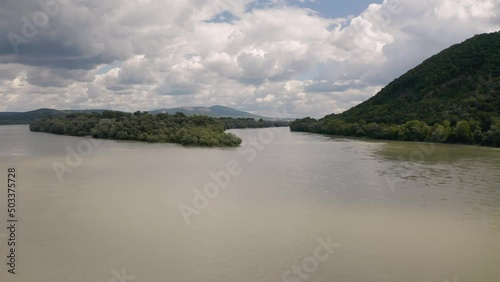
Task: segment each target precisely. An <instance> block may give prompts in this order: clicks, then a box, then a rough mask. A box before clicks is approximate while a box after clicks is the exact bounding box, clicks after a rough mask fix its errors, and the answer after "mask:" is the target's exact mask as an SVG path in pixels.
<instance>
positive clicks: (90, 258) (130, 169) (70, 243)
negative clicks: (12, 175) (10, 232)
mask: <svg viewBox="0 0 500 282" xmlns="http://www.w3.org/2000/svg"><path fill="white" fill-rule="evenodd" d="M233 132H234V133H236V134H237V135H239V136H241V137H242V138H243V139H244V140H246V141H251V140H252V136H254V137H255V136H259V134H261V136H262V133H261V131H259V130H234V131H233ZM272 135H273V136H274V138H272V140H271V142H270V143H268V144H262V143H259V144H258V148H259V149H260V150H252V149H250V148H249V147H248V146H244V147H242V148H240V149H205V148H184V147H181V146H177V145H172V144H145V143H138V142H117V141H102V142H101V143H100V144H99V145H96V146H93V147H92V149H91V152H90V154H89V155H88V156H85V157H83V158H82V162H81V164H80V165H79V166H76V167H75V168H73V170H72V172H67V173H65V174H64V175H62V180H63V181H62V182H60V181H59V180H58V177H57V176H56V174H55V172H54V169H53V167H52V166H53V164H54V162H57V163H60V164H62V165H65V164H66V156H67V148H73V150H76V149H77V148H78V146H79V144H80V146H81V144H82V143H81V142H82V140H84V141H88V140H87V139H85V138H74V137H66V136H56V135H49V134H43V133H31V132H29V130H28V127H27V126H0V168H1V171H4V172H3V173H0V183H6V179H5V178H6V173H5V171H6V168H7V166H9V165H15V166H17V168H18V170H19V185H20V187H19V192H18V200H19V211H18V214H19V217H20V222H19V227H18V229H19V230H18V241H19V250H18V274H17V275H15V276H12V275H10V274H7V272H6V270H5V263H4V262H5V259H6V258H5V256H4V255H3V254H6V252H7V245H6V244H5V239H6V238H5V229H4V228H2V231H0V234H2V233H3V234H4V235H3V237H2V235H0V240H2V241H3V242H2V243H1V247H0V254H2V257H3V259H2V264H1V265H3V267H0V281H9V282H10V281H22V282H31V281H33V282H35V281H36V282H45V281H47V282H57V281H61V282H62V281H92V282H96V281H102V282H108V281H112V279H115V281H119V280H118V279H117V278H116V276H115V275H116V273H120V272H121V271H122V269H125V272H126V274H127V275H130V276H129V277H128V278H130V279H131V277H132V276H134V277H135V278H134V279H133V280H126V281H145V282H155V281H175V282H183V281H186V282H200V281H214V282H215V281H217V282H236V281H238V282H240V281H252V282H253V281H269V282H271V281H295V282H297V281H325V282H327V281H328V282H332V281H339V282H357V281H360V282H361V281H366V282H377V281H380V282H382V281H383V282H392V281H394V282H396V281H398V282H400V281H407V282H412V281H415V282H421V281H429V282H431V281H436V282H438V281H439V282H442V281H445V280H446V279H448V281H453V280H454V279H455V278H457V280H458V281H476V282H477V281H485V282H493V281H498V278H499V277H500V268H499V267H498V266H499V265H500V184H499V183H500V150H498V149H494V148H478V147H471V146H450V145H435V147H432V146H431V145H429V144H419V143H404V142H373V141H359V140H350V139H339V138H331V137H326V136H321V135H311V134H301V133H291V132H289V130H288V129H283V130H282V131H280V132H273V134H272ZM267 137H269V135H267ZM251 156H252V157H253V159H252V160H249V159H251V158H250V157H251ZM231 161H234V162H236V163H237V164H238V165H239V167H240V168H241V173H240V174H239V175H237V176H234V177H232V178H231V181H230V183H229V185H228V186H227V187H226V188H225V189H222V190H221V191H220V194H219V195H218V196H216V197H215V198H214V199H212V200H210V203H209V205H208V207H206V208H204V209H201V210H199V211H198V214H196V215H192V216H191V217H190V219H191V223H190V224H189V225H188V224H186V222H185V221H184V219H183V216H182V214H181V213H180V211H179V205H180V204H186V205H190V206H193V204H192V200H193V196H194V194H193V189H194V188H197V189H199V190H202V189H203V187H204V186H205V185H206V184H207V183H210V182H212V179H211V178H210V176H209V173H210V172H214V173H217V172H219V171H222V170H225V169H226V165H227V164H228V163H229V162H231ZM6 203H7V201H6V193H0V211H1V212H0V220H1V222H2V225H4V224H5V222H6ZM328 237H330V238H331V241H332V242H334V243H338V244H340V247H338V248H337V249H335V251H334V253H333V254H331V255H330V256H329V257H328V259H326V260H325V261H323V262H319V263H318V264H317V265H312V266H315V267H314V271H310V272H307V271H305V268H304V266H302V265H301V264H302V262H303V261H304V259H306V258H308V257H314V252H315V249H316V248H317V247H318V246H319V245H318V241H317V239H318V238H323V239H325V240H326V238H328ZM321 254H323V253H321ZM306 267H307V265H306ZM297 268H298V270H297ZM294 269H295V270H294ZM307 269H308V270H311V265H309V268H307ZM114 271H116V272H114ZM287 271H290V272H289V273H288V274H286V273H287ZM293 271H295V274H294V273H293ZM297 271H298V272H297ZM299 272H300V273H299ZM284 273H285V274H286V275H285V277H283V274H284ZM306 276H307V278H305V277H306ZM283 278H285V280H283Z"/></svg>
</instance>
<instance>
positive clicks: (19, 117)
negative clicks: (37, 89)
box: [0, 109, 64, 125]
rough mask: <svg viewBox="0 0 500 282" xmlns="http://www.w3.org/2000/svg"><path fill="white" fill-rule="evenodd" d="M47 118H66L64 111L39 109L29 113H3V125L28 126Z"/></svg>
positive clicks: (1, 118)
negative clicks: (37, 120)
mask: <svg viewBox="0 0 500 282" xmlns="http://www.w3.org/2000/svg"><path fill="white" fill-rule="evenodd" d="M46 116H54V117H59V116H64V113H63V112H62V111H58V110H52V109H38V110H34V111H29V112H1V113H0V125H1V124H28V123H30V122H32V121H34V120H36V119H39V118H41V117H46Z"/></svg>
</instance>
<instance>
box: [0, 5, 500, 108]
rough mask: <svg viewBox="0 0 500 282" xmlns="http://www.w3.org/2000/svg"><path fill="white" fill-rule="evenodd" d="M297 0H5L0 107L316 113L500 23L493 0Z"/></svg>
mask: <svg viewBox="0 0 500 282" xmlns="http://www.w3.org/2000/svg"><path fill="white" fill-rule="evenodd" d="M299 2H300V1H299ZM294 3H298V2H297V1H294ZM294 3H292V2H287V1H284V0H274V1H262V0H260V1H251V0H239V1H237V0H212V1H200V0H169V1H155V0H109V1H97V0H86V1H82V0H41V1H38V0H26V1H16V0H6V2H2V3H1V4H0V5H2V9H1V10H0V27H1V31H2V32H1V34H0V99H1V101H2V103H0V111H21V110H32V109H36V108H40V107H50V108H57V109H70V108H71V109H89V108H111V109H116V110H125V111H135V110H152V109H157V108H164V107H176V106H211V105H217V104H221V105H227V106H230V107H235V108H238V109H242V110H247V111H250V112H253V113H256V114H263V115H272V113H273V111H275V110H278V111H281V112H283V109H286V112H287V114H288V115H289V116H290V117H303V116H313V117H321V116H324V115H326V114H330V113H332V112H335V113H338V112H342V111H344V110H347V109H349V108H350V107H352V106H354V105H356V104H358V103H360V102H361V101H364V100H366V99H368V98H370V97H371V96H373V95H374V94H376V93H377V92H378V91H379V90H380V89H381V88H382V87H383V86H384V85H386V84H387V83H388V82H390V81H391V80H393V79H394V78H396V77H398V76H400V75H402V74H403V73H404V72H406V71H407V70H409V69H410V68H412V67H414V66H416V65H418V64H419V63H421V62H422V61H423V60H424V59H426V58H428V57H429V56H431V55H433V54H435V53H437V52H439V51H440V50H442V49H444V48H447V47H448V46H450V45H452V44H455V43H459V42H461V41H463V40H465V39H467V38H469V37H472V36H473V35H474V34H478V33H485V32H492V31H497V30H499V29H500V14H499V11H500V2H498V1H496V0H421V1H411V0H385V1H384V2H383V3H382V4H371V5H370V6H368V7H366V9H365V10H364V11H363V12H362V13H361V14H360V15H355V16H348V15H346V17H345V18H327V17H324V16H322V14H321V13H320V12H318V11H314V10H311V9H307V8H304V7H301V6H300V5H297V4H294Z"/></svg>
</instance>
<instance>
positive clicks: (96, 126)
mask: <svg viewBox="0 0 500 282" xmlns="http://www.w3.org/2000/svg"><path fill="white" fill-rule="evenodd" d="M276 126H288V122H284V121H265V120H262V119H260V120H255V119H252V118H238V119H233V118H219V119H217V118H213V117H209V116H201V115H194V116H186V115H185V114H183V113H180V112H179V113H176V114H168V113H160V114H156V115H155V114H150V113H148V112H140V111H137V112H134V113H126V112H119V111H103V112H102V113H99V112H92V113H70V114H66V115H63V116H44V117H42V118H39V119H37V120H35V121H32V122H31V123H30V130H31V131H34V132H46V133H52V134H60V135H70V136H92V137H93V138H101V139H113V140H136V141H145V142H150V143H176V144H182V145H185V146H202V147H237V146H239V145H240V144H241V142H242V140H241V139H240V138H239V137H237V136H236V135H234V134H232V133H228V132H226V130H227V129H231V128H262V127H276Z"/></svg>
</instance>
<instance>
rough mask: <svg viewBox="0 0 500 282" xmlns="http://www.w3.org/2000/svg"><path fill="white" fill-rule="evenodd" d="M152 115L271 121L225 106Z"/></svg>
mask: <svg viewBox="0 0 500 282" xmlns="http://www.w3.org/2000/svg"><path fill="white" fill-rule="evenodd" d="M150 113H151V114H160V113H163V114H172V115H173V114H175V113H183V114H185V115H187V116H194V115H199V116H209V117H228V118H253V119H261V118H262V119H264V120H270V118H266V117H263V116H258V115H254V114H251V113H248V112H243V111H239V110H236V109H233V108H229V107H224V106H212V107H181V108H172V109H159V110H155V111H151V112H150Z"/></svg>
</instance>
